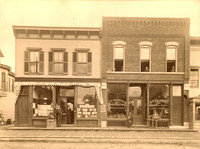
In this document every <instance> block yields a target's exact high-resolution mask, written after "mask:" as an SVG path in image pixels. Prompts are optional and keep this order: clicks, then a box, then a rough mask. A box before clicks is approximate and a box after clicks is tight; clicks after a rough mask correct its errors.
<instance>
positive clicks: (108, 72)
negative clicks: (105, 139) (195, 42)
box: [101, 17, 190, 128]
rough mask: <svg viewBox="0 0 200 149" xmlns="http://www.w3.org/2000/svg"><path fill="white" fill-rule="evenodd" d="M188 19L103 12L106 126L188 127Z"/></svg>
mask: <svg viewBox="0 0 200 149" xmlns="http://www.w3.org/2000/svg"><path fill="white" fill-rule="evenodd" d="M189 24H190V21H189V19H187V18H186V19H185V18H181V19H179V18H123V17H121V18H120V17H117V18H115V17H104V18H103V26H102V76H101V77H102V84H103V85H104V90H103V96H104V103H105V104H106V105H107V110H106V111H104V112H102V121H104V122H106V123H107V125H108V126H125V125H126V121H127V118H128V116H129V115H130V116H131V117H132V118H133V125H134V126H138V125H142V126H150V118H151V115H152V114H153V111H154V110H156V111H157V113H158V114H159V116H160V119H159V122H158V126H169V127H171V128H173V127H177V126H178V127H186V128H188V127H189V119H188V90H189V88H188V85H189V69H188V68H189V54H190V53H189V47H190V37H189V30H190V26H189Z"/></svg>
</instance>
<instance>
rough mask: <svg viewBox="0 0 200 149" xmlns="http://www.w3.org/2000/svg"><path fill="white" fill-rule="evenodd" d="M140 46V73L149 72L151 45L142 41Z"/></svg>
mask: <svg viewBox="0 0 200 149" xmlns="http://www.w3.org/2000/svg"><path fill="white" fill-rule="evenodd" d="M139 45H140V70H141V72H149V71H151V64H150V63H151V47H152V43H151V42H149V41H143V42H140V43H139Z"/></svg>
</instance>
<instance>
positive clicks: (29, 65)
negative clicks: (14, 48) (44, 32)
mask: <svg viewBox="0 0 200 149" xmlns="http://www.w3.org/2000/svg"><path fill="white" fill-rule="evenodd" d="M24 73H25V74H43V73H44V52H43V51H41V49H40V48H39V49H38V48H28V50H27V51H24Z"/></svg>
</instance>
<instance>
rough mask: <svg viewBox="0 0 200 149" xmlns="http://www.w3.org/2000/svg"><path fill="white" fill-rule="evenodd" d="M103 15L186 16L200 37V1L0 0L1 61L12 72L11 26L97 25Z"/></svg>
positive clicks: (191, 32) (13, 43) (12, 35)
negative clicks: (2, 55)
mask: <svg viewBox="0 0 200 149" xmlns="http://www.w3.org/2000/svg"><path fill="white" fill-rule="evenodd" d="M103 16H109V17H110V16H114V17H170V18H190V36H200V0H123V1H122V0H107V1H104V0H102V1H101V0H96V1H95V0H87V1H86V0H0V49H1V50H2V52H3V54H4V58H2V60H1V63H2V64H5V65H8V66H10V67H11V68H12V71H13V72H15V37H14V34H13V30H12V26H13V25H22V26H59V27H101V26H102V17H103Z"/></svg>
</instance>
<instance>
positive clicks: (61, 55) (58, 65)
mask: <svg viewBox="0 0 200 149" xmlns="http://www.w3.org/2000/svg"><path fill="white" fill-rule="evenodd" d="M67 72H68V53H67V52H64V51H63V50H59V49H57V50H52V51H51V52H49V74H67Z"/></svg>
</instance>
